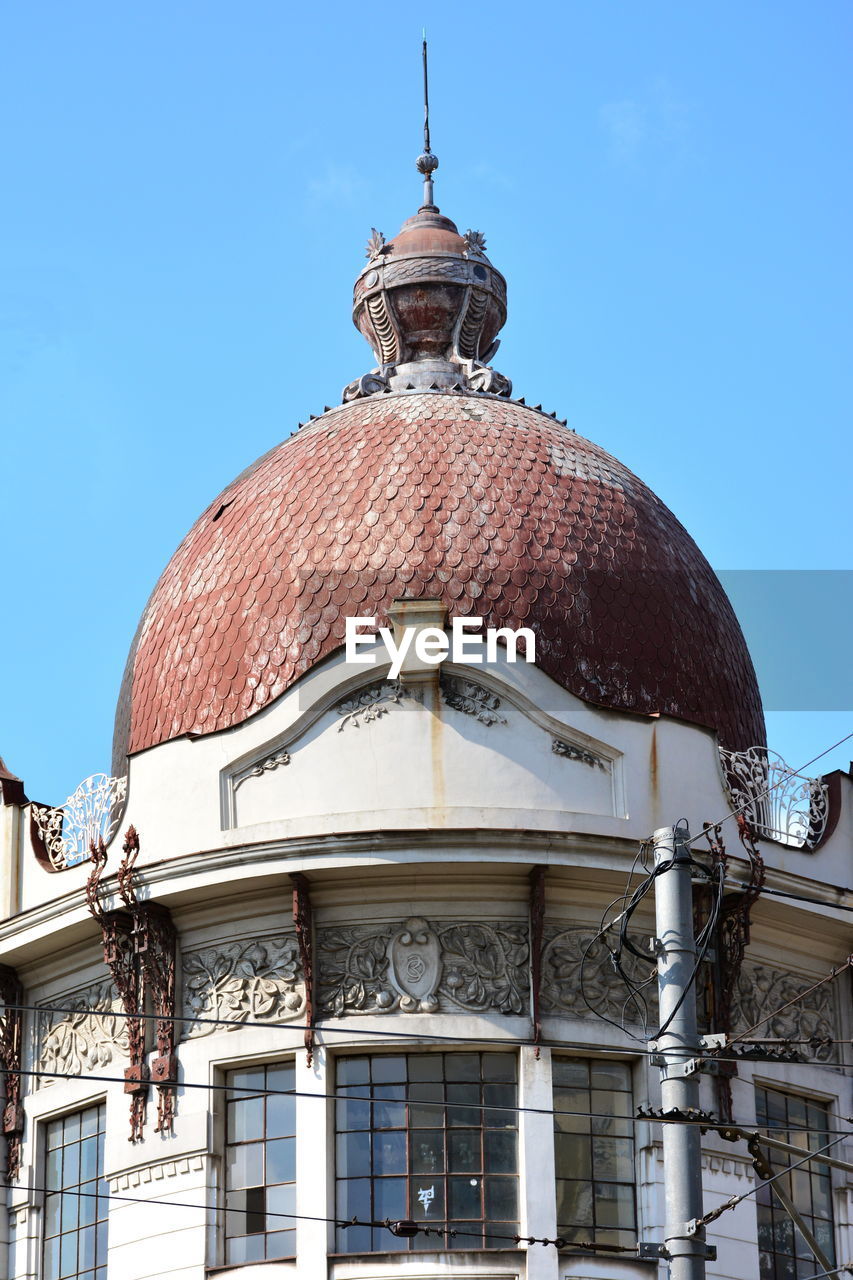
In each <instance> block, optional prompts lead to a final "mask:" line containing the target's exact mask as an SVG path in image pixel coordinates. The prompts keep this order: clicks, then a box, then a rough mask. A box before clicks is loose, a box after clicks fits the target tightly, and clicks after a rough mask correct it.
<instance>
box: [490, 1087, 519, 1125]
mask: <svg viewBox="0 0 853 1280" xmlns="http://www.w3.org/2000/svg"><path fill="white" fill-rule="evenodd" d="M483 1102H484V1103H486V1104H487V1105H488V1107H489V1108H490V1109H489V1110H487V1111H486V1112H485V1115H484V1121H483V1122H484V1124H485V1125H486V1127H487V1128H490V1129H512V1128H514V1127H515V1125H516V1123H517V1118H516V1115H515V1112H514V1111H493V1110H491V1108H492V1107H512V1106H514V1105H515V1085H514V1084H484V1085H483Z"/></svg>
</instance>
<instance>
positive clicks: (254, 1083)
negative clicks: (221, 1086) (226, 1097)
mask: <svg viewBox="0 0 853 1280" xmlns="http://www.w3.org/2000/svg"><path fill="white" fill-rule="evenodd" d="M228 1084H229V1086H230V1087H231V1088H232V1089H234V1090H235V1091H239V1092H235V1094H234V1096H235V1097H236V1098H240V1097H244V1098H247V1097H249V1095H250V1094H251V1093H254V1092H255V1090H257V1091H258V1093H261V1092H262V1091H263V1088H264V1069H263V1067H251V1068H250V1069H249V1070H247V1071H230V1072H229V1073H228Z"/></svg>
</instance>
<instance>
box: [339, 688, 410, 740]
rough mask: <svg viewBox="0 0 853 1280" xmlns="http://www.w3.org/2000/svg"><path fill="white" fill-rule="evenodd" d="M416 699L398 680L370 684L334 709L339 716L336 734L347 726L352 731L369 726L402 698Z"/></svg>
mask: <svg viewBox="0 0 853 1280" xmlns="http://www.w3.org/2000/svg"><path fill="white" fill-rule="evenodd" d="M416 697H417V695H416V694H415V693H414V692H413V691H412V690H411V689H406V688H404V687H403V685H402V684H400V682H399V680H383V681H382V683H381V684H371V685H368V687H367V688H366V689H359V691H358V693H355V694H353V696H352V697H351V698H345V699H344V701H343V702H339V703H338V704H337V706H336V707H335V710H336V711H337V713H338V715H339V716H341V722H340V724H339V725H338V733H340V732H341V730H342V729H346V728H347V726H348V725H349V726H351V727H352V728H353V729H360V728H361V726H362V725H363V724H370V722H371V720H378V719H379V718H380V716H384V715H387V714H388V707H389V706H391V705H394V704H399V703H401V702H402V701H403V699H404V698H416Z"/></svg>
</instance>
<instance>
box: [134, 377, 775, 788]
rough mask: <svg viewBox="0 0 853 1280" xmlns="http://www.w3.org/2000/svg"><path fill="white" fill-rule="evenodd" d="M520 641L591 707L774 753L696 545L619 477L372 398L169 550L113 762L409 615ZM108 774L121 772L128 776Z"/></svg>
mask: <svg viewBox="0 0 853 1280" xmlns="http://www.w3.org/2000/svg"><path fill="white" fill-rule="evenodd" d="M406 596H408V597H411V598H415V599H418V598H422V599H440V600H441V601H442V602H443V603H444V604H445V605H446V606H447V609H448V612H449V615H450V616H451V617H453V616H456V615H472V616H478V617H482V618H484V620H485V623H486V625H487V626H493V627H497V626H511V627H522V626H524V627H529V628H532V630H533V631H534V632H535V634H536V660H537V665H538V666H539V667H540V668H542V669H543V670H544V671H545V672H547V674H548V675H550V676H551V677H552V678H553V679H554V680H555V681H557V682H558V683H559V684H560V685H562V686H563V687H564V688H565V689H567V690H569V691H570V692H571V693H573V694H575V695H576V696H577V697H579V698H581V699H584V700H585V701H587V702H590V703H593V704H596V705H598V706H601V707H606V708H612V709H613V710H616V711H627V712H635V713H639V714H642V715H658V714H660V715H667V716H674V717H678V718H680V719H682V720H686V721H690V722H693V723H696V724H699V725H704V726H707V727H708V728H710V729H714V730H716V731H717V733H718V735H719V738H720V740H721V742H722V743H723V745H725V746H726V747H728V748H731V749H742V748H745V747H748V746H751V745H753V744H756V743H762V742H763V741H764V727H763V718H762V712H761V703H760V699H759V694H758V688H757V683H756V679H755V673H754V671H753V667H752V663H751V661H750V657H749V654H748V651H747V648H746V644H745V642H744V639H743V636H742V634H741V631H740V628H739V626H738V623H737V620H736V618H735V616H734V613H733V611H732V609H731V606H730V604H729V602H728V600H727V598H726V595H725V593H724V591H723V589H722V587H721V586H720V584H719V582H718V580H717V578H716V576H715V575H714V573H713V571H712V570H711V568H710V566H709V565H708V563H707V561H706V560H705V558H704V557H703V556H702V554H701V552H700V551H699V549H698V548H697V546H696V544H695V543H694V541H693V540H692V538H691V537H690V535H689V534H688V533H687V531H686V530H685V529H684V528H683V526H682V525H681V524H680V523H679V521H678V520H677V519H676V518H675V516H674V515H673V514H672V513H671V512H670V511H669V510H668V509H667V508H666V507H665V506H664V504H663V503H662V502H661V501H660V500H659V499H658V498H657V497H655V495H654V494H653V493H652V492H651V491H650V490H649V489H648V488H647V487H646V485H644V484H643V483H642V481H641V480H639V479H638V478H637V477H636V476H635V475H633V474H632V473H631V472H630V471H629V470H628V469H627V468H626V467H624V466H622V464H621V463H619V462H618V461H616V460H615V459H614V458H612V457H611V456H610V455H608V454H607V453H606V452H604V450H602V449H600V448H599V447H598V446H597V445H595V444H593V443H591V442H590V441H588V440H585V439H583V438H582V437H581V436H578V435H576V434H574V433H572V432H571V431H569V430H567V429H566V428H565V427H564V426H563V425H561V424H560V423H558V422H556V421H555V420H554V419H553V418H551V417H549V416H548V415H546V414H544V413H542V412H541V411H540V410H538V409H533V408H531V407H529V406H525V405H523V404H521V403H520V402H516V401H513V400H510V399H508V398H507V397H506V396H505V395H504V396H500V395H494V394H489V393H485V392H482V391H471V390H465V391H448V390H442V389H439V390H432V391H424V390H413V391H399V392H393V391H390V392H389V391H388V390H385V391H383V392H382V393H378V394H374V395H368V396H364V397H362V398H359V399H356V400H355V401H354V402H351V403H348V404H344V405H342V406H340V407H338V408H335V409H332V410H330V411H328V412H326V413H325V414H324V415H323V416H322V417H321V418H318V419H316V420H315V421H313V422H312V423H311V424H310V426H308V427H307V428H303V429H302V430H301V431H299V432H298V433H297V434H295V435H293V436H291V437H290V438H289V439H287V440H286V441H284V443H282V444H280V445H278V446H277V447H276V448H274V449H273V450H271V451H270V452H269V453H268V454H266V455H265V456H264V457H262V458H261V459H260V460H259V461H258V462H256V463H255V464H254V465H253V466H251V467H250V468H249V469H248V470H247V471H245V472H244V473H243V474H242V475H241V476H239V477H238V478H237V479H236V480H235V481H234V482H233V483H232V484H231V485H229V486H228V488H227V489H225V490H224V491H223V493H222V494H220V496H219V497H218V498H217V499H216V500H215V501H214V502H213V503H211V505H210V506H209V507H208V508H207V510H206V511H205V512H204V513H203V514H202V515H201V517H200V518H199V520H198V521H197V522H196V524H195V525H194V526H193V528H192V529H191V530H190V532H189V534H188V535H187V537H186V538H185V539H184V541H183V542H182V543H181V545H180V546H179V548H178V550H177V551H176V552H175V554H174V556H173V557H172V559H171V561H170V562H169V564H168V566H167V568H166V570H165V572H164V573H163V575H162V577H161V578H160V580H159V582H158V583H157V585H156V587H155V589H154V592H153V594H152V596H151V599H150V600H149V602H148V605H147V607H146V609H145V612H144V614H143V616H142V619H141V622H140V624H139V628H138V630H137V634H136V637H135V638H134V641H133V644H132V647H131V652H130V656H129V659H128V664H127V669H126V673H125V680H124V684H123V689H122V695H121V698H120V702H119V708H118V713H117V720H116V737H115V748H116V754H117V757H118V758H119V759H120V758H121V757H123V756H124V754H125V752H130V753H133V752H138V751H142V750H144V749H145V748H148V747H153V746H156V745H157V744H158V743H162V742H166V741H168V740H170V739H173V738H176V737H178V736H180V735H182V734H207V733H213V732H215V731H217V730H221V729H226V728H229V727H230V726H233V725H237V724H240V723H241V722H243V721H245V720H246V719H247V718H248V717H250V716H251V715H253V714H254V713H255V712H258V711H260V710H261V709H262V708H264V707H266V706H268V705H269V704H270V703H271V702H272V701H273V700H274V699H275V698H277V697H279V695H281V694H282V693H283V692H284V691H285V690H286V689H287V688H288V687H289V686H291V685H292V684H293V683H294V682H295V681H296V680H298V679H299V677H300V676H301V675H302V674H303V673H305V672H306V671H308V670H309V669H310V668H311V667H312V666H313V665H314V664H315V663H317V662H319V661H321V660H322V659H323V658H325V657H326V656H327V655H329V654H332V653H333V652H334V651H335V650H336V649H338V648H339V647H340V646H342V644H343V642H344V623H345V619H346V617H347V616H365V615H370V614H376V615H377V616H378V619H379V623H380V624H382V623H384V622H385V621H386V617H387V610H388V607H389V606H390V605H391V603H392V601H394V600H395V599H399V598H401V597H406ZM118 771H119V772H121V771H123V770H122V769H121V768H118Z"/></svg>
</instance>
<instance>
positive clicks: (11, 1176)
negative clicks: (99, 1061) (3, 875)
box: [0, 965, 24, 1183]
mask: <svg viewBox="0 0 853 1280" xmlns="http://www.w3.org/2000/svg"><path fill="white" fill-rule="evenodd" d="M23 997H24V990H23V987H22V986H21V981H20V979H19V978H18V975H17V973H16V972H15V970H14V969H10V968H9V967H8V966H7V965H0V1004H2V1012H0V1064H2V1066H3V1071H4V1073H5V1077H6V1080H5V1089H4V1099H3V1133H4V1134H5V1135H6V1181H7V1182H8V1183H11V1182H14V1180H15V1178H17V1176H18V1173H19V1171H20V1168H21V1139H22V1138H23V1134H24V1108H23V1106H22V1104H21V1049H22V1044H23V1010H22V1009H21V1005H22V1004H23Z"/></svg>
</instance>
